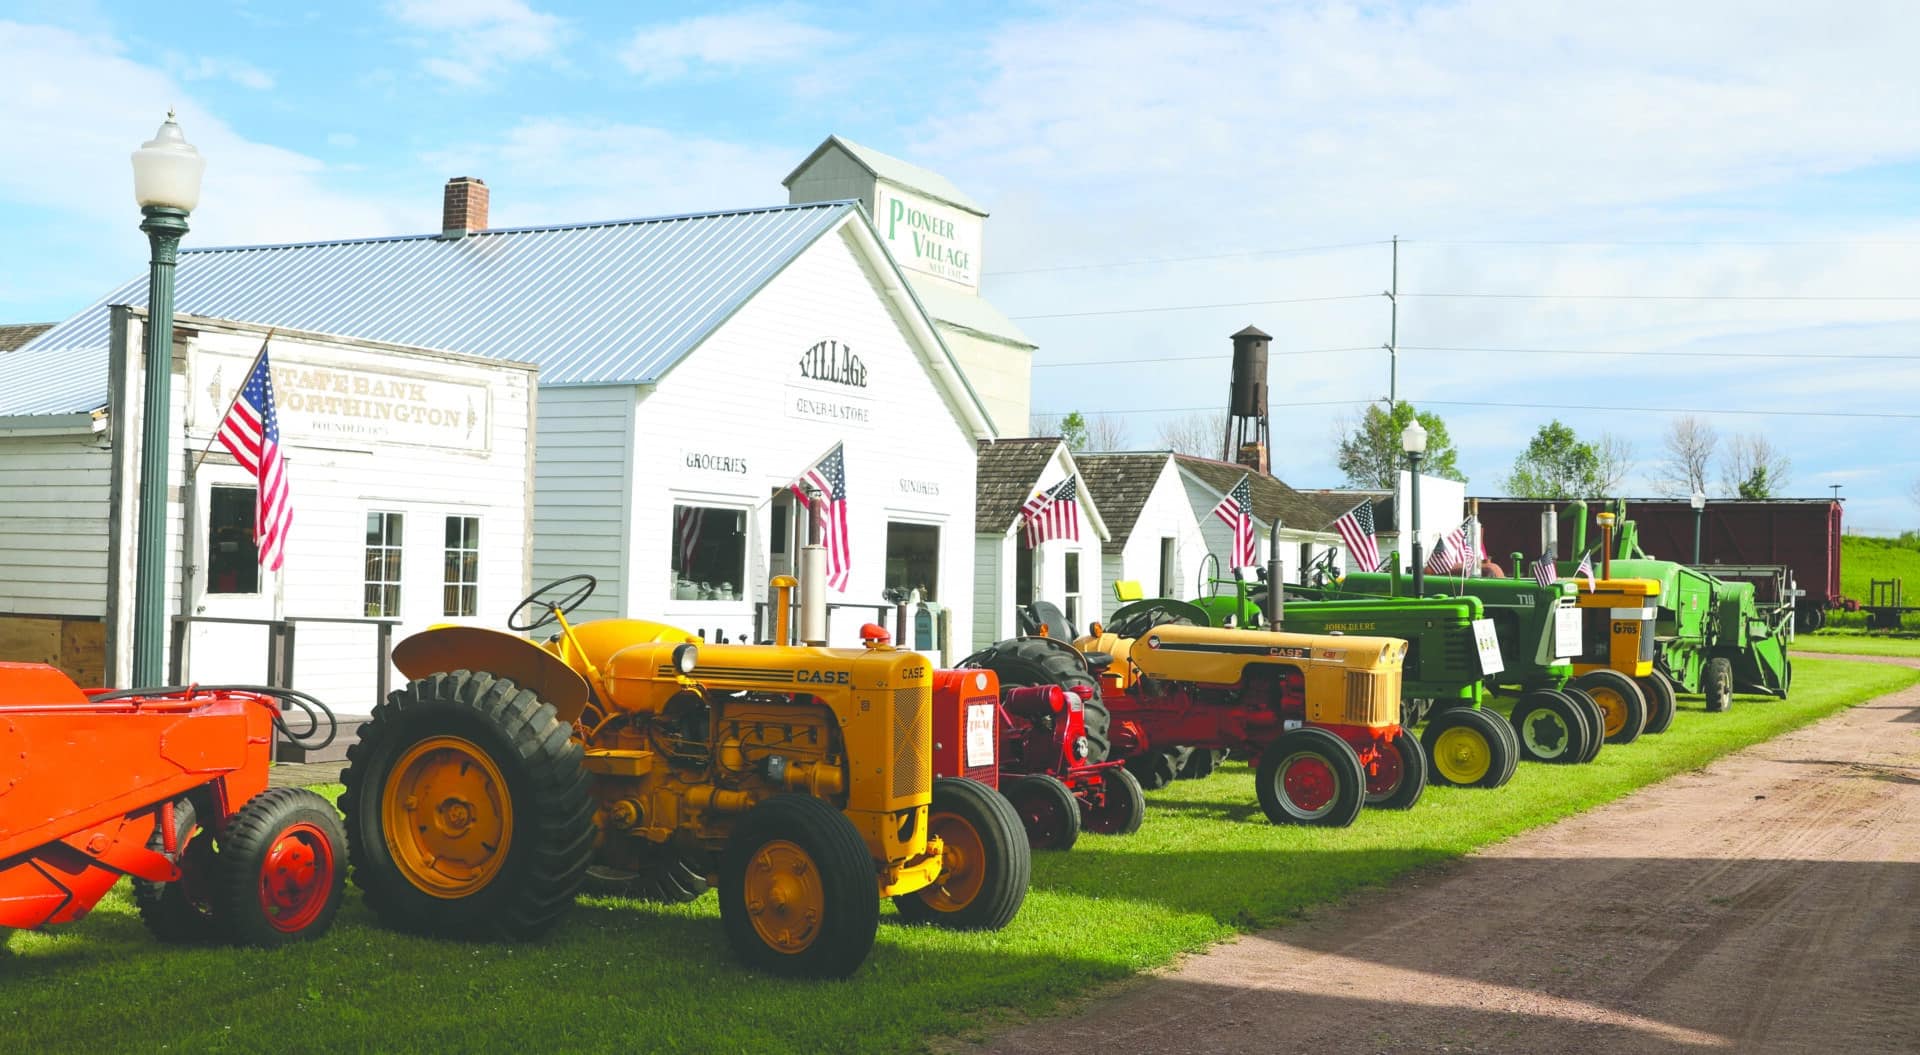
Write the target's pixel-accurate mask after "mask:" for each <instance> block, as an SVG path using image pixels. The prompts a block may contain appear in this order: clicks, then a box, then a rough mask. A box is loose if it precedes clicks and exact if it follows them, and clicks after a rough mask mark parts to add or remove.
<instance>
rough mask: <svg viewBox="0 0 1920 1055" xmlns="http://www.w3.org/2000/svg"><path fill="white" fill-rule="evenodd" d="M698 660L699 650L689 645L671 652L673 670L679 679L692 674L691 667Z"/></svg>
mask: <svg viewBox="0 0 1920 1055" xmlns="http://www.w3.org/2000/svg"><path fill="white" fill-rule="evenodd" d="M699 659H700V650H699V649H698V648H695V647H694V646H693V645H691V644H688V645H681V646H680V647H679V648H676V649H674V650H673V669H675V670H677V671H679V672H680V676H681V677H686V676H687V675H689V674H692V673H693V665H694V663H696V662H698V661H699Z"/></svg>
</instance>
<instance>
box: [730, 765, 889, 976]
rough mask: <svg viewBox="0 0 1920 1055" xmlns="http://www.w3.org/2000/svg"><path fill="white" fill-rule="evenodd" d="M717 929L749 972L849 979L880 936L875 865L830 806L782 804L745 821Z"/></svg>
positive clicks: (781, 799) (776, 800) (791, 799)
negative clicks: (755, 969)
mask: <svg viewBox="0 0 1920 1055" xmlns="http://www.w3.org/2000/svg"><path fill="white" fill-rule="evenodd" d="M720 924H721V927H722V928H723V929H724V930H725V931H726V934H727V944H729V945H731V946H732V947H733V951H734V955H736V956H738V957H739V958H740V959H741V960H742V961H743V962H745V963H746V964H747V965H748V966H750V967H754V968H757V969H759V970H762V971H766V972H768V973H771V974H778V975H785V976H787V977H789V978H845V977H847V976H848V975H850V974H852V973H853V972H854V971H857V970H859V969H860V965H861V964H862V963H865V962H866V959H867V954H868V953H869V952H871V951H872V950H873V938H874V934H875V933H876V932H877V931H878V930H879V928H880V899H879V898H878V897H876V896H875V895H874V879H873V857H872V855H871V854H870V853H869V852H868V850H867V844H866V842H865V840H863V839H861V838H860V830H859V829H858V828H855V827H854V825H853V822H852V821H850V820H848V819H847V816H846V814H844V813H841V812H840V811H839V810H837V809H835V808H834V807H833V805H832V804H831V803H829V802H827V801H826V800H825V799H817V798H814V797H813V796H811V795H776V796H774V797H773V798H770V799H767V800H766V801H764V802H762V803H760V804H759V805H757V806H755V807H753V809H751V810H749V811H747V815H746V816H745V817H743V818H741V819H740V823H739V824H738V825H736V826H735V827H734V829H733V834H732V835H731V836H729V837H728V839H727V847H726V850H725V852H724V853H723V854H722V855H721V861H720Z"/></svg>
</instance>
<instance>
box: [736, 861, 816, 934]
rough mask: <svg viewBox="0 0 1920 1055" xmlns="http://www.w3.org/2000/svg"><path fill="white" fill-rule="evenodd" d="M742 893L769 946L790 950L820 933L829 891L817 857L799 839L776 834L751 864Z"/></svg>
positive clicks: (750, 913) (754, 924)
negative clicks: (824, 883)
mask: <svg viewBox="0 0 1920 1055" xmlns="http://www.w3.org/2000/svg"><path fill="white" fill-rule="evenodd" d="M741 892H742V893H743V894H744V895H745V898H746V903H747V918H748V919H750V920H752V921H753V929H754V932H755V933H756V934H758V935H760V940H761V941H763V942H765V943H766V944H767V947H768V948H771V949H777V950H779V951H780V952H783V953H787V954H789V955H791V954H794V953H799V952H803V951H805V950H806V948H807V946H809V945H812V944H813V942H814V939H815V938H818V937H819V936H820V921H821V917H823V916H824V915H826V909H827V891H826V888H824V887H822V886H821V885H820V869H818V868H816V867H814V863H813V857H812V856H811V855H809V854H808V853H807V852H806V851H805V850H803V849H801V848H800V847H799V846H798V845H797V844H795V843H790V842H788V841H787V840H785V839H775V840H773V841H771V842H768V843H766V844H765V845H763V846H761V847H760V849H759V851H758V852H756V853H755V854H754V855H753V860H752V861H750V862H748V863H747V875H746V879H745V882H743V883H742V884H741Z"/></svg>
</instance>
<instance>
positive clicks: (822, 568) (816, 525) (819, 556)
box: [800, 488, 827, 647]
mask: <svg viewBox="0 0 1920 1055" xmlns="http://www.w3.org/2000/svg"><path fill="white" fill-rule="evenodd" d="M819 497H820V492H818V491H815V490H814V489H812V488H808V489H807V544H806V545H804V546H802V547H800V643H801V644H804V645H813V646H816V647H818V646H821V645H825V644H826V643H827V547H826V546H824V545H822V544H821V542H820V502H819Z"/></svg>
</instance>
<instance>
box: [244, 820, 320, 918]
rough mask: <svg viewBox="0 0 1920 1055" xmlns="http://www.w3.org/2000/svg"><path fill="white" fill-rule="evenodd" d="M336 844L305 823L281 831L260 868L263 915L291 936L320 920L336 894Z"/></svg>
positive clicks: (318, 829) (312, 825) (317, 829)
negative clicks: (329, 899)
mask: <svg viewBox="0 0 1920 1055" xmlns="http://www.w3.org/2000/svg"><path fill="white" fill-rule="evenodd" d="M333 869H334V863H333V840H331V839H329V838H327V834H326V833H325V832H323V831H321V830H320V828H319V827H318V826H317V825H314V824H310V823H306V822H302V823H299V824H295V825H293V826H292V827H289V828H287V829H286V830H284V831H282V832H281V833H280V835H279V837H278V838H276V839H274V841H273V845H272V846H270V847H268V848H267V857H266V860H265V861H263V862H262V863H261V865H260V891H259V892H260V911H261V914H262V915H264V916H265V917H266V920H267V922H268V923H269V924H270V925H272V926H273V928H274V929H275V930H278V931H281V932H283V933H287V934H292V933H294V932H296V931H299V930H302V929H304V928H305V927H307V926H308V925H309V924H311V923H312V922H313V921H314V920H315V919H318V918H319V916H320V913H321V912H322V911H324V910H325V909H326V907H327V899H328V898H329V897H330V896H331V895H332V893H333Z"/></svg>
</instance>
